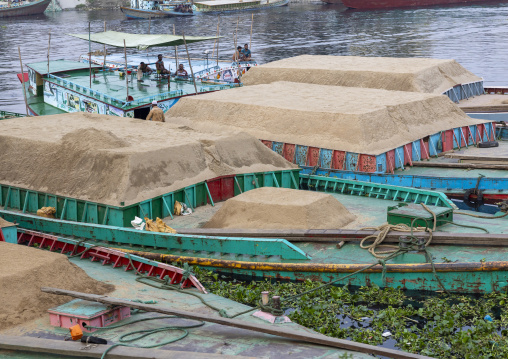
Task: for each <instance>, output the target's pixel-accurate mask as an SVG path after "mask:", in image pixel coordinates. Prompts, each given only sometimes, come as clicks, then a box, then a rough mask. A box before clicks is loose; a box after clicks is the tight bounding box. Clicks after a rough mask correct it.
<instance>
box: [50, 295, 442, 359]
mask: <svg viewBox="0 0 508 359" xmlns="http://www.w3.org/2000/svg"><path fill="white" fill-rule="evenodd" d="M41 291H42V292H44V293H50V294H56V295H67V296H70V297H73V298H80V299H84V300H88V301H91V302H97V303H104V304H109V305H119V306H125V307H129V308H134V309H140V310H144V311H147V312H154V313H162V314H168V315H177V316H179V317H182V318H187V319H193V320H201V321H205V322H208V323H216V324H221V325H225V326H228V327H233V328H240V329H247V330H252V331H254V332H258V333H265V334H271V335H276V336H279V337H283V338H288V339H292V340H299V341H302V342H305V343H313V344H320V345H326V346H329V347H333V348H340V349H347V350H354V351H357V352H361V353H367V354H375V355H382V356H386V357H389V358H394V359H432V358H430V357H427V356H424V355H419V354H412V353H406V352H403V351H401V350H394V349H388V348H382V347H377V346H374V345H368V344H363V343H357V342H353V341H350V340H344V339H336V338H331V337H327V336H325V335H323V334H318V333H309V332H304V331H302V332H300V331H296V330H292V329H290V328H288V327H283V328H281V327H280V326H277V325H268V324H261V323H249V322H247V321H244V320H241V319H229V318H222V317H220V316H208V315H205V314H201V313H195V312H187V311H183V310H177V309H173V308H172V307H165V306H161V305H158V304H144V303H137V302H133V301H130V300H124V299H118V298H112V297H108V296H106V295H97V294H87V293H80V292H73V291H70V290H64V289H59V288H48V287H42V288H41Z"/></svg>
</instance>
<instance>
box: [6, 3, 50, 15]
mask: <svg viewBox="0 0 508 359" xmlns="http://www.w3.org/2000/svg"><path fill="white" fill-rule="evenodd" d="M50 2H51V0H36V1H16V2H14V1H7V2H0V18H3V17H11V16H27V15H36V14H42V13H43V12H44V10H46V8H47V7H48V5H49V3H50Z"/></svg>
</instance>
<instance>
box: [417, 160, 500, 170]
mask: <svg viewBox="0 0 508 359" xmlns="http://www.w3.org/2000/svg"><path fill="white" fill-rule="evenodd" d="M413 166H414V167H435V168H436V167H437V168H478V169H491V170H508V165H493V164H479V163H441V162H415V163H413Z"/></svg>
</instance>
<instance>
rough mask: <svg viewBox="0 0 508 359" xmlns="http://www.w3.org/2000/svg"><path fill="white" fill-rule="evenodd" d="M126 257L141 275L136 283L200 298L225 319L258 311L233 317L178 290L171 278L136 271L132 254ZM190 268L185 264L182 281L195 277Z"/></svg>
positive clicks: (233, 316) (247, 311)
mask: <svg viewBox="0 0 508 359" xmlns="http://www.w3.org/2000/svg"><path fill="white" fill-rule="evenodd" d="M126 257H127V259H129V263H130V265H131V266H132V267H133V268H134V270H135V271H136V274H137V275H139V277H137V278H136V282H139V283H142V284H145V285H148V286H150V287H154V288H157V289H163V290H174V291H176V292H178V293H182V294H187V295H191V296H193V297H196V298H198V299H199V300H200V301H201V303H203V304H204V305H206V306H207V307H208V308H210V309H212V310H214V311H216V312H218V313H219V315H220V316H221V317H223V318H235V317H237V316H239V315H242V314H245V313H249V312H252V311H253V310H256V309H258V307H254V308H250V309H248V310H245V311H243V312H240V313H236V314H235V315H232V316H231V315H229V314H228V313H227V312H226V310H225V309H224V308H218V307H216V306H214V305H212V304H210V303H208V302H207V301H206V300H204V299H203V297H202V296H200V295H199V294H197V293H193V292H189V291H184V290H182V289H180V288H178V285H174V284H170V283H169V279H170V278H169V277H168V278H166V279H159V278H156V277H150V276H147V275H145V274H143V273H141V272H139V271H138V270H137V269H136V267H135V266H134V263H132V259H131V256H130V254H126ZM188 267H189V265H188V264H187V263H185V264H184V273H183V277H182V280H185V279H186V278H188V277H189V276H190V275H193V273H192V272H191V271H190V269H189V268H188ZM145 280H148V281H152V282H155V283H147V282H145Z"/></svg>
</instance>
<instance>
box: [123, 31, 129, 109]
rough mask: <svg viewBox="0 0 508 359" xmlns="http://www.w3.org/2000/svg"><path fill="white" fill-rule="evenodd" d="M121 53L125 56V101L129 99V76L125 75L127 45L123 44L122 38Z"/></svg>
mask: <svg viewBox="0 0 508 359" xmlns="http://www.w3.org/2000/svg"><path fill="white" fill-rule="evenodd" d="M123 55H124V57H125V85H126V89H127V97H126V98H125V100H126V101H129V76H128V75H127V45H126V44H125V39H123Z"/></svg>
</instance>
